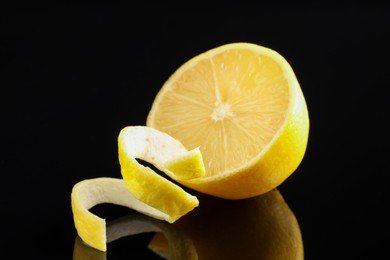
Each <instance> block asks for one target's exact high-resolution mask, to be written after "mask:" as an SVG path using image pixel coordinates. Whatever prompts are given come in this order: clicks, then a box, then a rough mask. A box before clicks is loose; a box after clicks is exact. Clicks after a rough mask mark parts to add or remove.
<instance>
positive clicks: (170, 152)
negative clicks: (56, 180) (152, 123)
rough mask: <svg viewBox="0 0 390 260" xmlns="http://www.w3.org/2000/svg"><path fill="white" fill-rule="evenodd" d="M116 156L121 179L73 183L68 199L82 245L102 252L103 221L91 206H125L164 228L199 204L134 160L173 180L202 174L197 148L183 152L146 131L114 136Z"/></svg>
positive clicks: (139, 129) (159, 134)
mask: <svg viewBox="0 0 390 260" xmlns="http://www.w3.org/2000/svg"><path fill="white" fill-rule="evenodd" d="M118 152H119V162H120V166H121V173H122V177H123V179H116V178H104V177H102V178H95V179H87V180H83V181H80V182H78V183H76V185H75V186H74V187H73V189H72V194H71V205H72V211H73V217H74V223H75V227H76V230H77V233H78V235H79V236H80V238H81V239H82V240H83V241H84V242H85V243H86V244H88V245H90V246H91V247H94V248H96V249H99V250H101V251H106V249H107V248H106V242H107V237H106V222H105V220H104V219H102V218H100V217H99V216H96V215H94V214H93V213H91V212H90V211H89V209H91V208H92V207H94V206H95V205H97V204H101V203H112V204H116V205H120V206H125V207H128V208H131V209H134V210H136V211H138V212H140V213H143V214H145V215H147V216H150V217H153V218H156V219H160V220H165V221H167V222H169V223H173V222H175V221H176V220H177V219H179V218H180V217H182V216H183V215H185V214H187V213H188V212H190V211H191V210H193V209H194V208H195V207H197V206H198V205H199V201H198V199H197V197H195V196H192V195H191V194H189V193H187V192H186V191H185V190H184V189H182V188H181V187H180V186H178V185H176V184H175V183H174V182H172V181H171V180H168V179H166V178H164V177H163V176H161V175H159V174H158V173H157V172H155V171H154V170H153V169H151V168H150V167H145V166H143V165H142V164H140V163H139V162H138V161H137V159H141V160H144V161H146V162H148V163H151V164H153V165H154V166H155V167H156V168H157V169H159V170H161V171H162V172H164V173H165V174H167V175H168V176H169V177H170V178H172V179H174V180H180V179H192V178H198V177H202V176H204V174H205V172H204V165H203V160H202V156H201V154H200V150H199V149H198V148H196V149H193V150H191V151H188V150H187V149H185V148H184V146H183V145H182V144H181V143H180V142H179V141H177V140H176V139H174V138H172V137H171V136H169V135H167V134H165V133H163V132H160V131H157V130H155V129H152V128H150V127H143V126H131V127H125V128H124V129H122V131H121V132H120V134H119V136H118Z"/></svg>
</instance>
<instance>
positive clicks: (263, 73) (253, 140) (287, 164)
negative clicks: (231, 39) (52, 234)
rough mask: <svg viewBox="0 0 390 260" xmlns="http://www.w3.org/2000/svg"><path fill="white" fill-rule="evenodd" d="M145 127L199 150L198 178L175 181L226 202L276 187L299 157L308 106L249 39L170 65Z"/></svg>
mask: <svg viewBox="0 0 390 260" xmlns="http://www.w3.org/2000/svg"><path fill="white" fill-rule="evenodd" d="M147 126H150V127H152V128H155V129H158V130H160V131H163V132H166V133H167V134H169V135H170V136H172V137H174V138H175V139H177V140H179V141H180V142H181V143H182V144H183V145H184V146H185V147H186V148H188V149H193V148H195V147H199V149H200V151H201V153H202V156H203V160H204V165H205V171H206V173H205V176H204V177H201V178H195V179H187V180H179V182H180V183H181V184H183V185H185V186H187V187H190V188H192V189H195V190H198V191H200V192H204V193H207V194H211V195H214V196H218V197H222V198H227V199H242V198H248V197H253V196H256V195H260V194H263V193H265V192H267V191H269V190H271V189H273V188H275V187H277V186H278V185H279V184H281V183H282V182H283V181H284V180H285V179H286V178H287V177H288V176H290V175H291V174H292V173H293V172H294V171H295V170H296V168H297V167H298V166H299V164H300V162H301V161H302V159H303V156H304V154H305V150H306V146H307V140H308V133H309V116H308V110H307V106H306V102H305V98H304V96H303V93H302V90H301V88H300V85H299V83H298V81H297V78H296V76H295V74H294V72H293V70H292V68H291V66H290V65H289V63H288V62H287V61H286V60H285V59H284V58H283V57H282V56H281V55H280V54H279V53H277V52H276V51H274V50H271V49H269V48H266V47H263V46H259V45H256V44H251V43H232V44H227V45H222V46H220V47H217V48H214V49H211V50H209V51H206V52H205V53H202V54H200V55H198V56H196V57H194V58H192V59H190V60H189V61H187V62H186V63H184V64H183V65H182V66H181V67H180V68H178V69H177V70H176V71H175V72H174V73H173V74H172V76H171V77H170V78H169V79H168V80H167V81H166V82H165V83H164V85H163V86H162V88H161V90H160V91H159V93H158V94H157V96H156V98H155V100H154V102H153V104H152V107H151V109H150V112H149V114H148V118H147Z"/></svg>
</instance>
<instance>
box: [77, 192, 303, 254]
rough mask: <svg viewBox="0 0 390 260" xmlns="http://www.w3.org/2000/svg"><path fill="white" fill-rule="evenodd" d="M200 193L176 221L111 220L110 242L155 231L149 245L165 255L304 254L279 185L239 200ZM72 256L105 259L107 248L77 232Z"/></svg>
mask: <svg viewBox="0 0 390 260" xmlns="http://www.w3.org/2000/svg"><path fill="white" fill-rule="evenodd" d="M197 197H198V199H199V201H200V205H199V207H197V208H195V209H194V210H193V211H192V212H190V213H189V214H187V215H186V216H184V217H182V218H181V219H179V220H178V221H176V222H175V223H173V224H169V223H167V222H164V221H160V220H156V219H153V218H150V217H147V216H143V215H130V216H126V217H122V218H119V219H116V220H114V221H112V222H109V223H107V242H111V241H114V240H116V239H119V238H121V237H124V236H130V235H136V234H140V233H144V232H156V234H155V236H154V237H153V238H152V240H151V241H150V243H149V244H148V248H149V249H150V250H152V251H154V252H155V253H156V254H158V255H160V256H161V257H164V258H166V259H201V260H203V259H206V260H207V259H213V260H214V259H267V260H268V259H278V260H281V259H288V260H295V259H303V258H304V255H303V243H302V236H301V231H300V228H299V225H298V222H297V220H296V218H295V215H294V214H293V212H292V211H291V210H290V208H289V207H288V205H287V204H286V203H285V201H284V199H283V197H282V195H281V194H280V192H279V191H277V190H274V191H271V192H268V193H266V194H264V195H261V196H257V197H254V198H250V199H245V200H236V201H232V200H223V199H218V198H215V197H211V196H207V195H204V194H197ZM130 252H131V250H129V257H131V253H130ZM108 253H109V252H108ZM73 259H75V260H78V259H87V260H89V259H106V254H105V253H104V252H100V251H98V250H95V249H93V248H90V247H88V246H87V245H85V244H84V243H82V241H81V240H80V239H79V238H76V242H75V248H74V258H73Z"/></svg>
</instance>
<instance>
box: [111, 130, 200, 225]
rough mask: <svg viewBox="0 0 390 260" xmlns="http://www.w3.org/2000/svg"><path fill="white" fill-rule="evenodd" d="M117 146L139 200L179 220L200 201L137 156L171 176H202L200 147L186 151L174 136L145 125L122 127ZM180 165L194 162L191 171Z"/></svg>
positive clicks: (125, 175) (124, 173)
mask: <svg viewBox="0 0 390 260" xmlns="http://www.w3.org/2000/svg"><path fill="white" fill-rule="evenodd" d="M118 149H119V162H120V165H121V173H122V176H123V179H124V181H125V184H126V186H127V188H128V189H129V190H130V191H131V193H132V194H133V196H134V197H136V198H137V199H138V200H140V201H143V202H144V203H146V204H148V205H150V206H152V207H154V208H157V209H159V210H160V211H161V212H164V213H166V214H167V215H169V218H168V219H167V221H168V222H174V221H176V220H177V219H178V218H180V217H181V216H183V215H185V214H186V213H188V212H189V211H191V210H192V209H193V208H194V207H196V206H198V205H199V201H198V199H197V198H196V197H195V196H192V195H190V194H188V193H187V192H186V191H184V190H183V189H182V188H181V187H179V186H178V185H176V184H174V183H173V182H172V181H170V180H168V179H166V178H164V177H162V176H161V175H159V174H158V173H156V172H155V171H154V170H152V169H151V168H149V167H145V166H143V165H141V164H140V163H139V162H138V161H137V160H136V159H141V160H144V161H146V162H149V163H151V164H153V165H154V166H155V167H156V168H158V169H160V170H161V171H162V172H164V173H165V174H167V175H168V176H169V177H171V178H172V179H176V180H177V179H185V178H188V177H189V176H191V177H199V176H203V175H204V167H203V165H202V164H203V161H202V160H201V157H199V156H200V151H199V150H198V149H195V150H194V151H187V150H186V149H185V148H184V146H183V145H182V144H181V143H180V142H179V141H177V140H176V139H174V138H172V137H171V136H169V135H167V134H165V133H163V132H160V131H157V130H155V129H153V128H150V127H144V126H129V127H125V128H124V129H122V131H121V132H120V134H119V137H118ZM180 165H192V166H193V168H192V169H193V171H192V173H189V172H190V171H189V169H188V168H185V167H180ZM167 167H169V169H172V170H176V171H175V172H173V171H171V170H169V169H168V168H167Z"/></svg>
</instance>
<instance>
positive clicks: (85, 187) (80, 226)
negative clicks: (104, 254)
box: [71, 177, 171, 251]
mask: <svg viewBox="0 0 390 260" xmlns="http://www.w3.org/2000/svg"><path fill="white" fill-rule="evenodd" d="M102 203H112V204H116V205H120V206H124V207H128V208H131V209H134V210H136V211H138V212H141V213H143V214H145V215H148V216H151V217H154V218H156V219H162V220H170V219H171V217H170V216H169V215H167V214H166V213H163V212H161V211H159V210H157V209H155V208H153V207H151V206H149V205H147V204H145V203H143V202H141V201H139V200H137V199H136V198H135V197H134V196H133V195H132V194H131V193H130V191H129V190H128V189H127V188H126V185H125V183H124V181H123V180H121V179H115V178H106V177H104V178H95V179H87V180H83V181H80V182H78V183H77V184H76V185H75V186H74V187H73V189H72V194H71V204H72V211H73V218H74V223H75V227H76V230H77V233H78V235H79V236H80V237H81V239H82V240H83V241H84V242H85V243H87V244H88V245H90V246H92V247H94V248H96V249H99V250H101V251H106V221H105V220H104V219H102V218H100V217H98V216H96V215H94V214H93V213H91V212H90V211H89V209H91V208H92V207H94V206H96V205H98V204H102Z"/></svg>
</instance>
